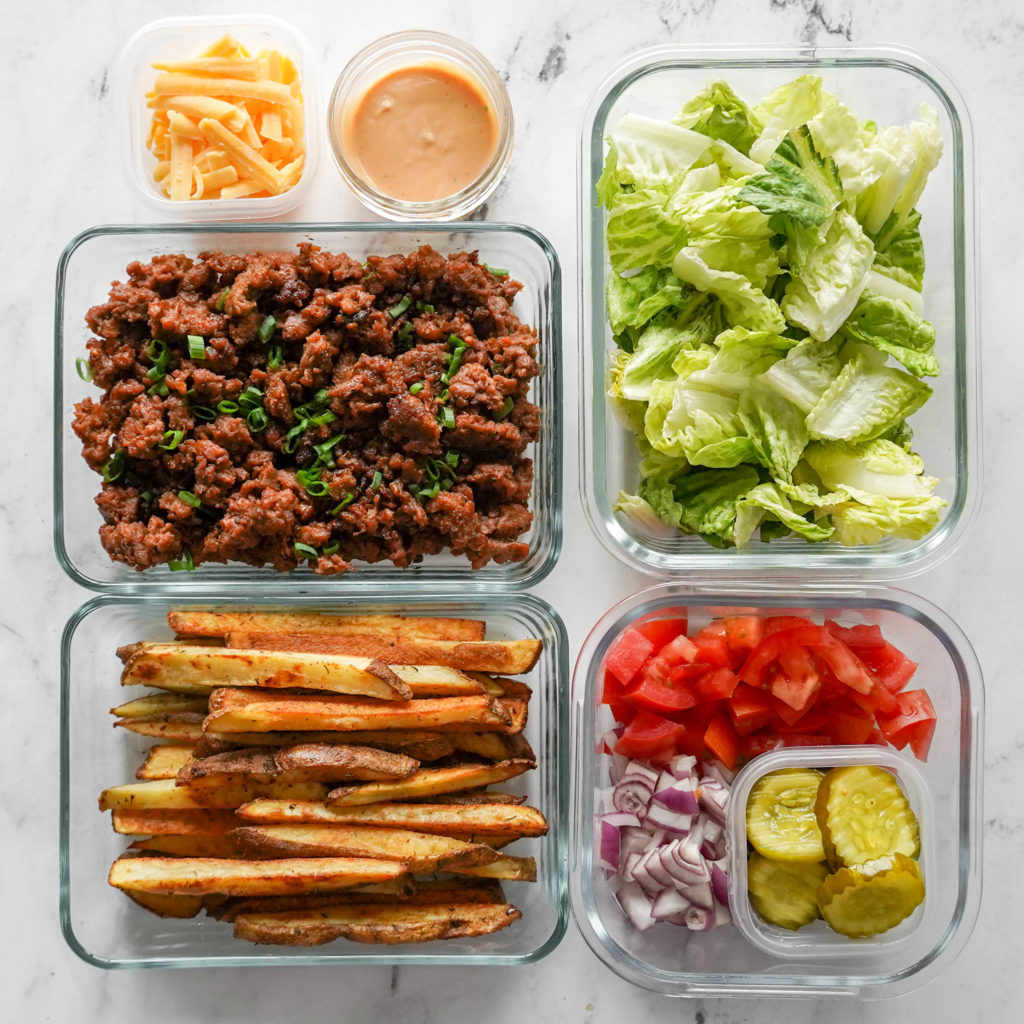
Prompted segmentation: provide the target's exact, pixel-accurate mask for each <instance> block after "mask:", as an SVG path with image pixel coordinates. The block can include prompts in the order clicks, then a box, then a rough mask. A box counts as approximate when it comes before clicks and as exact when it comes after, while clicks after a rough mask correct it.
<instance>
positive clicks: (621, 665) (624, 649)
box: [604, 628, 654, 685]
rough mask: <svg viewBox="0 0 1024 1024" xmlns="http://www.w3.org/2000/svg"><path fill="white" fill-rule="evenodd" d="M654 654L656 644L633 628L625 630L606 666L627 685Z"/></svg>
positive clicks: (612, 650) (607, 658)
mask: <svg viewBox="0 0 1024 1024" xmlns="http://www.w3.org/2000/svg"><path fill="white" fill-rule="evenodd" d="M653 653H654V644H652V643H651V641H650V640H648V639H647V637H645V636H644V635H643V634H642V633H638V632H637V631H636V630H635V629H633V628H629V629H625V630H623V631H622V633H621V634H620V635H619V638H618V639H617V640H616V641H615V643H614V644H613V645H612V649H611V650H610V651H609V652H608V654H607V655H606V657H605V659H604V666H605V668H606V669H607V670H608V671H609V672H611V673H612V675H614V676H615V678H616V679H618V681H619V682H620V683H622V684H623V685H625V684H626V683H628V682H629V681H630V680H631V679H632V678H633V676H635V675H636V674H637V672H639V671H640V668H641V666H642V665H643V663H644V662H645V661H646V660H647V659H648V658H649V657H650V656H651V655H652V654H653Z"/></svg>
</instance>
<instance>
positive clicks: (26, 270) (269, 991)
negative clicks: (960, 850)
mask: <svg viewBox="0 0 1024 1024" xmlns="http://www.w3.org/2000/svg"><path fill="white" fill-rule="evenodd" d="M256 8H261V9H266V10H268V11H273V12H275V13H279V14H281V15H283V16H285V17H286V18H288V19H289V20H291V21H292V22H294V23H295V24H296V25H297V26H298V27H299V28H300V29H302V30H303V31H304V32H306V33H307V34H308V35H309V36H310V37H312V39H313V40H314V46H315V49H316V51H317V55H318V57H319V58H320V60H321V62H322V70H323V76H324V80H325V81H326V80H327V79H328V78H333V75H334V74H335V73H336V72H337V70H338V69H339V68H340V67H341V65H342V64H343V63H344V61H345V60H346V59H347V58H348V57H349V56H350V55H351V54H352V53H353V52H354V51H355V50H356V49H357V48H359V47H360V46H362V45H363V44H364V43H366V42H369V41H370V40H372V39H374V38H376V37H377V36H379V35H382V34H384V33H385V32H387V31H390V30H394V29H397V28H401V27H413V26H426V27H435V28H438V29H442V30H447V31H451V32H454V33H456V34H458V35H460V36H463V37H464V38H466V39H468V40H471V41H472V42H473V43H475V44H476V45H477V46H478V47H479V48H481V49H482V50H483V51H484V52H485V53H486V54H488V55H489V56H490V57H491V59H492V60H493V62H494V63H495V64H496V65H497V66H498V68H499V69H500V70H501V71H502V72H503V73H504V74H505V77H506V78H507V80H508V84H509V91H510V93H511V96H512V100H513V103H514V105H515V111H516V117H517V121H518V143H517V151H516V156H515V161H514V164H513V167H512V170H511V172H510V173H509V175H508V177H507V179H506V181H505V183H504V185H503V186H502V188H501V189H500V191H499V193H498V194H497V195H496V196H495V197H494V199H493V200H492V202H491V204H490V208H489V215H490V216H491V217H493V218H498V219H511V220H521V221H526V222H528V223H531V224H533V225H535V226H536V227H538V228H539V229H540V230H541V231H543V232H544V233H546V234H547V235H548V236H549V237H550V238H551V239H552V241H553V242H554V243H555V245H556V247H557V249H558V251H559V254H560V256H561V259H562V264H563V268H564V273H565V281H566V284H567V289H566V302H565V334H566V338H567V342H568V344H567V353H566V380H567V386H566V409H567V410H568V415H567V421H568V422H567V434H566V439H565V472H566V480H567V488H566V491H567V493H566V503H565V511H566V524H567V526H566V539H565V547H564V553H563V555H562V559H561V562H560V564H559V565H558V567H557V568H556V570H555V571H554V573H553V574H552V575H551V577H550V578H549V579H548V580H547V581H546V582H545V583H544V584H543V585H542V586H540V587H539V588H538V592H539V593H540V594H541V595H542V596H544V597H545V598H547V599H548V600H549V601H551V602H552V603H553V604H554V605H555V606H556V607H557V608H558V609H559V610H560V611H561V613H562V615H563V616H564V618H565V620H566V624H567V626H568V628H569V634H570V638H571V644H572V654H573V655H575V651H576V650H577V649H578V647H579V644H580V642H581V640H582V638H583V636H584V635H585V632H586V630H587V629H588V628H589V626H590V625H591V624H592V622H593V621H594V620H595V619H596V618H597V616H598V615H599V613H600V612H601V611H603V610H604V609H605V608H606V607H607V606H608V605H610V604H611V603H613V602H614V601H615V600H616V599H618V598H619V597H621V596H624V595H625V594H627V593H629V592H632V591H633V590H636V589H638V588H639V587H640V586H642V585H643V584H644V583H645V580H644V579H643V578H641V577H638V576H634V575H632V574H631V573H629V572H628V571H627V570H625V569H624V568H622V567H621V566H619V565H618V564H617V563H615V562H614V561H613V560H612V559H611V558H610V557H609V556H607V555H606V554H605V553H604V552H603V550H602V549H601V548H600V547H599V546H598V544H597V542H596V541H595V539H594V538H593V537H592V536H591V534H590V532H589V530H588V528H587V527H586V525H585V523H584V520H583V516H582V513H581V509H580V499H579V496H578V492H577V487H576V472H577V466H576V435H575V423H574V422H573V419H574V417H573V415H572V411H573V410H574V409H576V408H577V405H576V401H575V394H576V382H575V367H576V358H575V353H574V345H575V340H574V339H575V326H576V313H575V280H576V275H577V258H576V252H575V244H576V228H575V201H576V184H575V174H576V167H575V162H576V158H575V152H576V135H577V129H578V118H579V112H580V111H581V110H582V108H583V105H584V103H585V100H586V98H587V97H588V96H589V95H590V93H591V91H592V90H593V89H594V87H595V86H596V84H597V83H598V81H599V80H600V78H601V77H603V75H604V73H605V71H606V69H607V68H608V67H609V66H610V65H611V64H613V63H614V62H616V61H617V60H618V59H619V58H620V56H621V55H623V54H625V53H627V52H629V51H631V50H634V49H637V48H641V47H647V46H650V45H653V44H657V43H663V42H669V41H673V42H693V43H717V44H737V43H762V42H765V43H768V42H774V43H794V42H797V41H802V42H807V43H819V44H822V45H837V44H838V45H842V44H845V43H847V42H848V41H849V42H850V43H853V44H861V43H872V42H891V43H898V44H904V45H908V46H912V47H914V48H916V49H918V50H920V51H922V52H923V53H925V54H927V55H929V56H930V57H931V58H932V59H933V60H934V61H935V62H936V63H938V64H939V65H940V66H941V67H943V68H944V69H946V70H947V71H948V72H949V74H950V75H951V76H952V77H953V79H954V81H955V82H956V83H957V84H958V86H959V88H960V89H961V90H962V92H963V94H964V96H965V98H966V101H967V104H968V107H969V109H970V111H971V112H972V116H973V120H974V129H975V133H976V142H977V150H978V155H979V156H978V176H977V178H978V205H979V208H980V245H979V249H978V253H979V264H978V278H979V281H980V284H981V288H982V292H981V294H982V303H981V338H983V339H984V344H985V346H986V352H985V359H984V382H983V384H984V434H985V444H986V458H985V479H986V484H985V489H984V498H985V500H984V504H983V506H982V508H981V511H980V514H979V516H978V518H977V520H976V524H975V526H974V527H973V528H972V529H971V531H970V532H969V534H968V536H967V537H966V539H965V541H964V544H963V546H962V548H961V550H960V551H959V552H958V554H957V556H956V557H955V558H953V559H952V560H950V561H947V562H946V563H945V564H944V565H942V566H941V567H939V568H938V569H935V570H933V571H931V572H929V573H928V574H926V575H925V576H922V577H919V578H917V579H915V580H913V581H912V582H911V583H910V584H909V586H911V587H912V588H914V589H916V590H917V591H919V592H920V593H922V594H924V595H925V596H927V597H929V598H931V599H932V600H934V601H936V602H938V603H939V604H940V605H942V606H943V607H945V608H946V609H947V610H948V611H949V612H951V613H952V615H953V616H954V617H956V618H957V619H958V620H959V622H960V623H961V624H962V626H963V628H964V629H965V630H966V632H967V634H968V635H969V636H970V637H971V639H972V640H973V642H974V644H975V646H976V648H977V651H978V653H979V655H980V658H981V661H982V665H983V667H984V670H985V673H986V676H987V682H988V726H987V736H986V755H985V763H986V797H985V801H986V806H985V856H984V866H985V879H986V880H985V896H984V901H983V905H982V910H981V915H980V919H979V922H978V926H977V929H976V931H975V933H974V936H973V938H972V940H971V941H970V943H969V944H968V946H967V948H966V950H965V951H964V952H963V954H962V955H961V956H960V957H959V959H958V960H957V961H956V962H955V963H954V964H953V965H952V966H951V967H950V968H949V969H948V970H946V971H944V972H943V974H942V976H941V977H939V978H937V979H936V980H935V981H933V982H932V983H931V984H930V985H928V986H927V987H926V988H925V989H923V990H922V991H920V992H918V993H916V994H912V995H910V996H907V997H905V998H903V999H901V1000H899V1001H898V1002H897V1003H896V1004H888V1003H885V1002H882V1003H864V1002H860V1001H853V1000H838V1001H800V1002H796V1003H781V1002H780V1003H768V1002H759V1003H755V1002H752V1001H721V1002H720V1001H713V1002H703V1003H702V1002H699V1001H690V1000H686V1001H673V1000H667V999H664V998H661V997H657V996H653V995H650V994H648V993H646V992H642V991H639V990H636V989H634V988H632V987H631V986H629V985H627V984H626V983H624V982H622V981H620V980H619V979H617V978H616V977H615V976H613V975H611V974H610V973H609V972H608V971H607V970H606V969H605V968H604V967H603V966H602V965H601V964H600V963H599V962H598V961H597V960H596V959H595V958H594V957H593V956H592V955H591V954H590V952H589V950H588V949H587V948H586V947H585V945H584V943H583V942H582V940H581V939H580V937H579V935H578V934H577V933H576V932H575V930H574V929H573V928H570V932H569V935H568V936H567V938H566V939H565V941H564V942H563V943H562V945H561V946H560V947H559V948H558V949H557V950H556V951H555V953H554V954H553V955H551V956H550V957H549V958H548V959H547V960H545V961H543V962H542V963H540V964H538V965H536V966H533V967H529V968H522V969H473V970H457V969H450V970H442V969H437V968H418V969H413V968H409V969H403V970H401V971H400V972H394V973H393V972H392V971H391V970H389V969H365V968H363V969H355V970H343V969H339V970H331V971H328V970H316V969H290V970H287V969H286V970H273V971H271V970H267V971H262V972H259V971H253V970H226V971H194V972H189V973H182V972H176V971H163V972H161V971H144V972H104V971H101V970H98V969H96V968H94V967H90V966H87V965H86V964H84V963H82V962H81V961H79V960H78V959H77V958H76V957H75V955H74V954H73V953H71V952H70V950H69V949H68V948H67V947H66V946H65V944H64V941H63V939H62V938H61V935H60V930H59V926H58V920H57V767H58V765H57V720H58V670H59V665H58V636H59V631H60V628H61V625H62V624H63V622H64V620H65V619H66V618H67V616H68V615H69V614H70V612H71V611H72V610H73V609H74V608H75V607H76V606H77V605H79V604H80V603H81V602H82V601H83V600H85V598H86V597H87V595H86V594H85V593H84V592H83V591H80V590H78V589H76V587H75V586H73V585H72V584H71V583H70V582H69V581H68V580H67V579H66V578H64V577H63V576H62V574H61V572H60V570H59V568H58V566H57V564H56V562H55V560H54V556H53V552H52V546H51V539H50V526H51V522H50V520H51V516H50V511H49V509H50V448H49V439H48V432H49V416H50V378H49V365H50V356H49V351H50V338H51V330H52V314H51V308H52V307H51V303H52V292H53V276H54V268H55V264H56V260H57V257H58V255H59V253H60V251H61V249H62V247H63V246H64V244H65V243H66V242H67V241H68V240H69V239H70V238H71V237H72V235H74V234H75V233H76V232H78V231H79V230H81V229H83V228H86V227H88V226H90V225H93V224H97V223H102V222H130V221H136V220H145V219H148V217H147V212H146V210H145V209H144V208H143V207H142V205H141V203H140V202H139V200H138V199H137V197H136V196H135V195H134V194H133V193H132V192H131V191H130V189H129V188H128V187H127V186H126V185H125V183H124V182H123V180H122V177H121V171H120V165H119V157H118V151H117V145H116V144H117V141H118V137H119V134H120V132H122V131H123V130H124V129H123V125H121V124H120V123H119V121H118V118H117V116H116V112H115V110H114V108H113V103H112V99H111V92H110V86H111V80H112V76H113V68H114V66H115V60H116V56H117V53H118V50H119V48H120V46H121V45H122V43H123V42H124V40H125V39H127V37H128V36H129V35H130V34H131V33H132V32H133V31H134V30H135V29H136V28H137V27H139V26H140V25H141V24H143V23H144V22H146V21H148V20H150V18H152V17H157V16H161V15H166V14H171V13H189V12H199V11H202V10H208V9H212V8H210V6H209V5H208V4H201V3H197V2H194V0H179V2H178V3H177V4H173V5H172V4H169V3H149V4H145V3H128V2H127V0H114V2H109V0H81V2H79V3H76V4H70V3H61V4H57V3H51V4H47V3H40V4H28V3H21V4H17V3H15V2H14V0H4V3H3V5H2V10H3V15H4V17H3V19H2V22H3V25H4V29H3V33H2V35H3V40H4V43H5V45H4V47H3V49H4V52H5V60H4V61H3V64H2V67H0V76H2V79H3V81H2V85H0V97H3V101H2V106H3V109H4V111H5V116H4V121H3V123H4V125H5V127H6V129H7V130H6V131H5V132H4V147H3V148H4V156H3V160H2V166H3V172H2V175H0V180H2V181H3V189H2V193H0V195H2V197H3V198H2V202H3V204H4V207H3V214H4V216H3V236H2V237H3V265H4V280H5V284H6V285H9V286H10V291H7V289H6V287H5V296H4V298H5V301H4V303H3V315H4V332H3V334H4V337H3V352H4V362H5V371H6V372H7V373H9V374H10V373H13V371H14V364H15V362H21V363H23V364H25V365H28V366H30V367H31V368H30V369H28V371H27V372H26V370H25V369H24V368H22V369H20V370H19V371H18V381H19V385H18V387H17V390H16V391H15V392H14V393H13V394H11V395H10V396H9V397H6V398H5V400H4V402H3V408H2V411H0V416H2V424H3V427H2V435H0V436H2V437H3V439H4V442H5V443H4V444H3V445H2V447H0V470H2V473H3V483H4V486H3V492H2V496H0V524H2V533H0V538H2V540H0V579H2V581H3V582H2V586H0V607H2V616H0V618H2V624H0V645H2V646H0V651H2V660H3V665H4V669H5V673H4V684H5V685H4V698H3V712H4V713H3V714H2V715H0V757H2V766H3V773H2V775H0V778H2V779H3V782H4V786H3V792H2V795H0V837H2V838H0V859H2V870H0V908H2V927H0V954H2V956H0V1018H2V1019H4V1020H11V1021H15V1020H16V1021H20V1022H25V1024H34V1022H36V1021H69V1020H75V1021H77V1022H78V1024H94V1022H100V1021H103V1022H105V1024H108V1022H122V1021H126V1022H127V1021H136V1020H142V1019H146V1020H149V1021H152V1022H153V1024H160V1022H163V1021H184V1020H203V1021H246V1022H251V1021H256V1020H294V1019H299V1018H300V1017H301V1019H303V1020H305V1021H310V1022H312V1021H318V1020H344V1021H377V1020H398V1021H408V1022H413V1024H426V1022H429V1021H435V1020H444V1021H446V1022H450V1024H468V1022H470V1021H477V1020H483V1019H487V1020H491V1021H494V1022H495V1024H512V1022H519V1021H524V1020H531V1021H535V1022H537V1024H546V1022H552V1021H562V1020H569V1021H587V1022H594V1024H611V1022H616V1021H620V1020H623V1019H629V1020H640V1019H647V1020H652V1021H669V1020H672V1021H675V1020H684V1021H685V1020H694V1021H697V1022H700V1024H705V1022H721V1024H726V1022H738V1021H752V1020H786V1021H792V1022H793V1024H808V1022H811V1021H819V1020H827V1021H829V1022H833V1024H842V1022H846V1021H853V1020H855V1019H857V1020H865V1021H886V1022H888V1021H892V1020H893V1019H894V1015H895V1014H898V1015H899V1019H901V1020H903V1021H906V1022H908V1024H925V1022H930V1021H933V1020H940V1021H944V1020H958V1021H976V1020H989V1021H1010V1020H1016V1019H1019V1013H1020V1011H1019V1008H1020V1006H1021V1005H1022V1004H1024V972H1022V971H1021V968H1020V954H1019V949H1020V941H1021V937H1022V936H1024V887H1022V886H1021V861H1022V857H1021V854H1022V844H1021V838H1022V835H1024V832H1022V828H1024V818H1022V813H1024V812H1022V802H1021V800H1020V792H1019V790H1017V789H1016V788H1015V786H1017V785H1020V782H1019V772H1018V771H1017V759H1018V758H1021V757H1024V750H1022V748H1024V731H1022V729H1021V724H1020V722H1021V716H1022V714H1024V696H1022V692H1021V686H1020V678H1019V675H1020V673H1019V664H1018V662H1019V655H1017V654H1015V653H1014V652H1015V650H1016V648H1017V643H1018V641H1019V638H1018V636H1017V632H1018V630H1019V628H1020V627H1019V624H1018V623H1017V621H1016V613H1018V612H1019V610H1020V608H1021V603H1022V596H1024V591H1022V587H1021V569H1022V567H1024V557H1022V555H1021V553H1020V548H1019V540H1018V538H1019V535H1020V531H1019V526H1020V523H1021V511H1020V510H1021V508H1022V506H1024V483H1022V480H1024V474H1022V472H1021V468H1020V467H1021V459H1020V439H1021V437H1022V436H1024V408H1022V405H1021V401H1020V392H1021V385H1020V373H1021V369H1022V362H1024V360H1022V356H1021V342H1020V338H1019V333H1020V329H1021V328H1020V324H1021V317H1020V312H1019V310H1020V290H1021V281H1022V279H1024V259H1022V256H1021V252H1022V248H1021V245H1020V236H1021V228H1022V217H1021V214H1022V212H1024V204H1022V201H1021V193H1020V182H1021V172H1020V167H1021V165H1022V163H1024V146H1022V144H1021V137H1022V136H1021V131H1020V124H1021V110H1022V109H1024V61H1022V59H1021V58H1022V43H1024V14H1022V12H1021V8H1020V6H1019V5H1018V4H1015V3H1012V2H1010V0H975V2H974V3H971V4H965V3H963V2H962V0H958V2H953V0H938V2H933V3H927V2H915V0H903V2H901V3H898V4H894V3H887V2H882V0H862V2H857V0H736V2H726V0H719V2H716V0H690V2H667V0H666V2H657V0H634V2H624V0H620V2H619V3H616V4H608V3H600V4H588V3H579V2H575V3H568V2H565V0H516V2H514V3H511V4H505V5H502V6H501V8H500V9H497V8H496V7H495V6H493V5H491V4H488V3H467V2H462V3H455V2H450V0H449V2H443V3H433V2H422V0H421V2H409V0H402V2H388V3H381V4H369V5H364V4H360V5H358V7H357V6H356V5H355V4H351V3H346V2H344V0H334V2H326V0H323V2H306V0H294V2H292V3H290V4H287V5H283V6H282V5H270V4H264V3H258V2H253V3H249V4H241V5H239V4H236V3H232V2H223V3H220V4H218V5H216V7H215V8H214V9H218V10H220V9H223V10H226V11H232V10H238V11H243V10H247V9H250V10H251V9H256ZM363 216H364V214H363V211H362V209H361V208H360V207H359V206H358V205H357V204H356V202H355V201H354V200H353V199H352V198H351V197H350V196H349V195H348V194H347V193H346V192H345V190H344V189H343V188H342V186H341V184H340V182H338V181H337V180H335V178H334V176H333V172H332V171H331V170H330V169H329V168H328V167H327V166H326V165H325V166H324V168H323V170H322V173H321V176H320V179H319V181H318V183H317V186H316V188H315V190H314V192H313V193H312V195H311V197H310V199H309V200H308V202H306V204H305V205H304V206H303V207H302V208H301V209H300V210H299V211H298V212H297V214H296V219H306V220H317V219H319V220H335V219H361V218H362V217H363ZM28 296H33V297H34V300H33V301H29V300H28V298H27V297H28ZM979 340H980V339H979ZM29 354H31V355H32V356H33V357H34V358H33V359H32V360H31V363H29ZM582 574H585V582H586V585H585V591H581V588H580V582H581V575H582ZM581 594H583V596H581Z"/></svg>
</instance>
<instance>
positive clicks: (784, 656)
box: [772, 644, 821, 711]
mask: <svg viewBox="0 0 1024 1024" xmlns="http://www.w3.org/2000/svg"><path fill="white" fill-rule="evenodd" d="M779 667H780V668H781V669H782V672H781V673H780V674H779V675H776V676H775V678H773V679H772V693H773V694H774V695H775V696H776V697H778V698H779V700H781V701H783V702H784V703H786V704H788V705H789V706H790V707H791V708H793V709H794V710H795V711H802V710H804V709H805V708H806V707H808V706H809V705H810V704H811V702H812V701H813V700H814V699H815V698H816V697H817V695H818V691H819V690H820V689H821V675H820V674H819V672H818V669H817V666H816V665H815V663H814V658H813V657H812V656H811V652H810V651H809V650H807V648H806V647H797V646H796V645H795V644H794V645H793V646H792V647H783V648H782V650H781V651H779Z"/></svg>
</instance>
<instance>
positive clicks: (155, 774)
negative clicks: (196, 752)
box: [135, 744, 194, 779]
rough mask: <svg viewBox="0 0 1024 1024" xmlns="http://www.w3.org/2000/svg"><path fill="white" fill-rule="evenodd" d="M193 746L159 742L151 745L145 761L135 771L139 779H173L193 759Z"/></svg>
mask: <svg viewBox="0 0 1024 1024" xmlns="http://www.w3.org/2000/svg"><path fill="white" fill-rule="evenodd" d="M193 749H194V748H192V747H176V746H171V745H170V744H159V745H157V746H155V747H150V750H149V753H148V754H146V759H145V761H143V762H142V764H141V765H139V767H138V769H137V770H136V772H135V778H137V779H173V778H175V777H176V776H177V774H178V772H180V771H181V769H182V768H184V767H185V765H186V764H188V762H189V761H191V760H192V750H193Z"/></svg>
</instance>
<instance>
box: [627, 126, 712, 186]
mask: <svg viewBox="0 0 1024 1024" xmlns="http://www.w3.org/2000/svg"><path fill="white" fill-rule="evenodd" d="M708 145H709V142H708V139H707V136H705V135H702V134H701V133H700V132H694V131H690V130H689V129H688V128H682V127H680V126H679V125H677V124H672V123H671V122H669V121H658V120H655V119H654V118H652V117H644V116H643V115H641V114H625V115H624V116H623V117H621V118H620V119H619V122H618V124H617V125H616V126H615V129H614V130H613V131H612V132H611V134H610V136H609V146H613V147H614V153H615V170H614V174H615V179H616V182H617V184H619V185H620V186H621V185H633V186H635V187H636V188H637V189H643V188H657V187H659V186H666V187H675V186H676V185H678V184H679V182H680V181H681V180H682V178H683V175H684V174H686V172H687V171H688V170H689V169H690V168H691V167H692V166H693V165H694V163H695V162H696V161H697V160H698V159H699V158H700V157H701V156H702V155H703V154H704V153H705V151H706V150H707V148H708ZM609 152H611V150H609Z"/></svg>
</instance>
